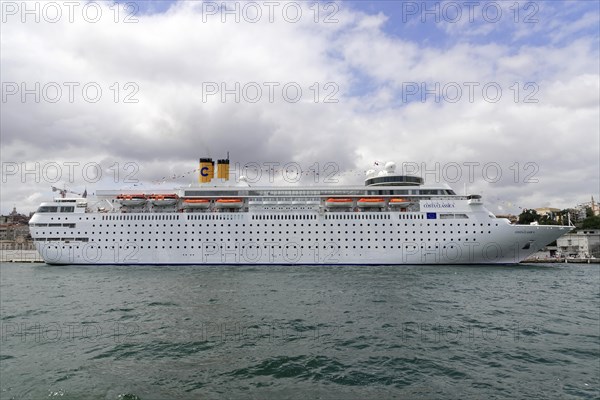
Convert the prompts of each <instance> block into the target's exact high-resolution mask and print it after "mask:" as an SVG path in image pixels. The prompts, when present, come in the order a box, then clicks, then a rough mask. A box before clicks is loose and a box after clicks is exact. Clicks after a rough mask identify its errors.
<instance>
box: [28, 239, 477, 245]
mask: <svg viewBox="0 0 600 400" xmlns="http://www.w3.org/2000/svg"><path fill="white" fill-rule="evenodd" d="M322 240H330V241H345V242H349V241H352V242H356V238H354V239H349V238H344V239H343V240H339V239H336V238H322ZM395 240H396V241H397V242H399V241H405V240H410V238H402V239H400V238H396V239H395ZM453 240H456V241H458V242H461V241H462V240H461V239H460V238H456V239H453ZM34 241H36V242H45V241H48V242H51V241H80V242H88V241H89V239H88V238H47V239H46V238H37V239H34ZM104 241H105V242H117V241H119V242H123V241H124V239H118V240H116V239H104ZM125 241H126V242H128V243H131V242H137V241H138V239H127V240H125ZM139 241H140V242H144V241H147V242H152V241H154V242H160V241H162V242H173V241H175V242H181V241H183V242H187V239H175V240H173V239H168V240H167V239H162V240H159V239H147V240H144V239H139ZM190 241H191V242H193V241H194V239H190ZM198 241H199V242H202V240H198ZM227 241H228V242H231V241H232V240H231V239H227ZM234 241H235V240H234ZM242 241H243V242H245V241H246V239H242ZM270 241H271V242H285V241H286V240H285V239H281V238H277V239H276V238H271V240H270ZM300 241H301V242H304V241H305V239H304V238H300ZM306 241H307V242H312V241H313V239H312V238H306ZM314 241H315V242H318V241H319V239H318V238H315V239H314ZM363 241H365V240H363ZM366 241H367V242H370V241H371V238H367V239H366ZM373 241H377V242H379V241H381V242H385V241H386V239H385V238H382V239H378V240H375V239H373ZM389 241H390V242H393V241H394V239H393V238H392V239H389ZM412 241H413V242H423V241H427V242H431V238H429V239H427V240H425V239H423V238H414V237H413V238H412ZM464 241H465V242H469V241H471V242H476V241H477V240H476V239H475V238H472V239H471V240H469V238H465V239H464ZM96 242H98V243H99V242H102V239H98V240H95V241H92V243H96ZM434 242H435V240H434ZM248 243H255V241H254V240H250V239H248ZM292 243H295V242H292ZM242 247H243V246H242Z"/></svg>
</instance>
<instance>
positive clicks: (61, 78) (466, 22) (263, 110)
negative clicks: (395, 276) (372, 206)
mask: <svg viewBox="0 0 600 400" xmlns="http://www.w3.org/2000/svg"><path fill="white" fill-rule="evenodd" d="M598 4H599V3H598V2H594V1H535V2H526V1H523V2H521V1H516V2H515V1H508V2H500V1H497V2H484V1H481V2H461V1H458V2H453V1H441V2H421V1H418V2H409V1H360V2H359V1H356V2H351V1H342V2H320V3H317V2H312V1H308V2H307V1H302V2H300V1H298V2H293V1H292V2H284V1H274V2H261V1H257V2H222V1H219V2H206V1H205V2H202V1H173V2H138V3H136V2H122V3H120V4H116V5H115V4H113V3H112V2H81V3H77V4H74V3H69V2H62V1H58V2H26V3H25V2H20V1H19V2H13V1H2V2H1V5H2V24H1V35H0V36H1V39H0V40H1V52H2V58H1V78H2V79H1V80H2V103H1V107H2V110H1V159H2V190H1V211H2V213H3V214H5V213H7V212H9V211H10V210H11V209H12V207H13V206H14V205H16V206H17V209H18V210H19V211H22V212H29V211H32V210H34V209H35V208H36V207H37V205H38V204H39V202H40V201H42V200H45V199H51V198H52V197H53V196H54V194H53V193H52V191H51V186H52V185H54V186H60V187H63V186H65V185H66V187H68V188H69V190H71V191H73V192H79V193H81V192H82V191H83V190H85V189H87V191H88V193H93V192H94V191H95V190H97V189H99V188H116V187H123V188H133V187H139V188H144V189H146V190H150V188H151V187H154V186H156V187H159V188H161V189H165V188H170V187H175V186H180V185H182V184H186V185H187V184H190V183H191V182H195V181H196V180H197V179H196V173H195V172H193V171H194V169H196V168H197V162H198V158H199V157H213V158H215V159H217V158H222V157H225V156H226V154H227V152H228V151H229V153H230V157H231V162H232V166H233V169H234V171H235V173H236V176H238V175H240V174H246V175H251V172H252V171H250V170H249V169H253V170H254V171H255V172H256V165H259V166H261V168H262V171H261V172H262V179H261V180H260V182H257V184H258V183H263V184H268V183H269V180H270V173H271V172H269V171H268V170H269V168H271V166H272V168H273V170H274V172H272V173H273V176H274V181H275V183H277V184H297V183H298V179H290V176H292V177H293V173H292V174H291V175H290V174H289V170H290V169H292V170H293V171H294V172H296V171H297V170H298V168H300V169H301V170H302V178H301V182H302V183H312V184H314V183H315V182H317V183H320V184H331V183H330V182H331V181H334V182H337V183H338V184H345V183H354V184H361V183H362V180H363V175H364V171H365V170H368V169H371V168H374V165H375V163H381V162H386V161H390V160H391V161H395V162H396V164H397V165H398V166H399V168H402V167H404V169H405V170H406V171H407V172H411V173H414V174H419V175H422V176H424V177H425V178H426V180H427V181H428V182H429V183H435V182H436V181H444V180H447V181H450V184H451V186H453V187H454V188H455V189H456V190H457V192H462V191H463V190H464V188H465V186H466V187H467V190H468V191H469V192H472V193H480V194H483V195H484V197H485V199H486V201H487V203H488V206H489V208H490V210H492V211H493V212H495V213H506V212H512V213H519V207H523V208H533V207H543V206H553V207H559V208H566V207H569V206H574V205H576V204H578V203H581V202H584V201H589V199H590V197H591V196H592V195H593V196H594V197H595V198H596V199H598V198H599V197H600V194H599V192H600V188H599V185H600V179H599V172H598V171H599V168H600V166H599V157H600V156H599V152H600V150H599V149H600V143H599V140H600V132H599V129H600V128H599V125H600V115H599V109H600V107H599V106H600V99H599V93H600V81H599V69H600V66H599V59H600V55H599V31H598V26H599V23H600V21H599V15H600V11H599V5H598ZM248 163H250V164H248ZM236 165H239V168H237V167H236ZM244 165H250V166H252V167H251V168H246V169H244V168H243V166H244ZM284 172H285V174H287V176H284ZM315 172H318V173H319V174H318V175H317V174H316V173H315ZM327 178H328V179H327Z"/></svg>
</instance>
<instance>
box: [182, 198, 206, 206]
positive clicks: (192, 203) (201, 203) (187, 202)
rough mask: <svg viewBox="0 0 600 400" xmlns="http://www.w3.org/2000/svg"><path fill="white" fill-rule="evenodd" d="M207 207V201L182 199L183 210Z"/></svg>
mask: <svg viewBox="0 0 600 400" xmlns="http://www.w3.org/2000/svg"><path fill="white" fill-rule="evenodd" d="M209 206H210V200H208V199H183V208H208V207H209Z"/></svg>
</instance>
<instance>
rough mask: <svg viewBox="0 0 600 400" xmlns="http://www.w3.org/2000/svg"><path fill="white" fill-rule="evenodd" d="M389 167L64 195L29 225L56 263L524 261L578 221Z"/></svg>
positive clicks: (46, 205)
mask: <svg viewBox="0 0 600 400" xmlns="http://www.w3.org/2000/svg"><path fill="white" fill-rule="evenodd" d="M389 164H390V165H387V166H386V170H384V171H382V172H380V173H379V174H377V175H376V174H374V173H373V172H372V171H371V172H370V174H369V175H368V176H367V179H366V181H365V183H366V185H365V186H339V187H337V186H336V187H331V186H326V187H325V186H321V187H318V186H304V187H299V186H297V187H249V186H247V185H246V186H225V185H222V186H215V185H212V186H209V184H208V183H207V182H203V184H202V185H199V186H198V187H191V188H190V187H187V188H181V189H178V190H176V191H170V192H167V191H162V192H156V191H153V192H148V193H145V192H139V191H136V192H135V193H134V192H131V193H129V192H127V191H98V192H97V197H96V198H95V199H94V200H92V199H86V198H57V199H54V201H53V202H47V203H42V205H41V206H40V207H39V209H38V211H37V212H36V213H35V214H34V216H33V217H32V218H31V220H30V223H29V224H30V231H31V235H32V238H33V239H34V243H35V245H36V248H37V249H38V251H39V253H40V254H41V256H42V258H43V259H44V261H45V262H46V263H48V264H165V265H167V264H168V265H173V264H324V265H331V264H344V265H346V264H361V265H364V264H512V263H518V262H519V261H521V260H523V259H525V258H527V257H529V256H530V255H532V254H533V253H535V252H536V251H538V250H539V249H541V248H543V247H544V246H546V245H547V244H549V243H551V242H553V241H554V240H556V239H557V238H558V237H560V236H561V235H562V234H564V233H566V232H568V231H569V230H571V229H572V227H569V226H539V225H512V224H510V222H509V221H508V220H507V219H503V218H496V217H495V216H494V215H493V214H492V213H491V212H490V211H488V210H487V209H486V208H485V206H484V205H483V202H482V199H481V196H478V195H470V196H462V195H457V194H456V193H455V192H454V191H453V190H452V189H451V188H450V187H449V186H447V185H436V186H426V185H424V182H423V180H422V179H421V178H418V177H412V176H402V175H396V174H395V173H394V165H393V164H391V163H389ZM221 176H222V175H221ZM204 180H205V181H206V179H204ZM209 181H210V180H209Z"/></svg>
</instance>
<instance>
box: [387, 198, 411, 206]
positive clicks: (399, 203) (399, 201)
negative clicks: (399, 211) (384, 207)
mask: <svg viewBox="0 0 600 400" xmlns="http://www.w3.org/2000/svg"><path fill="white" fill-rule="evenodd" d="M409 204H410V199H402V198H394V199H390V206H393V207H406V206H408V205H409Z"/></svg>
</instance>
